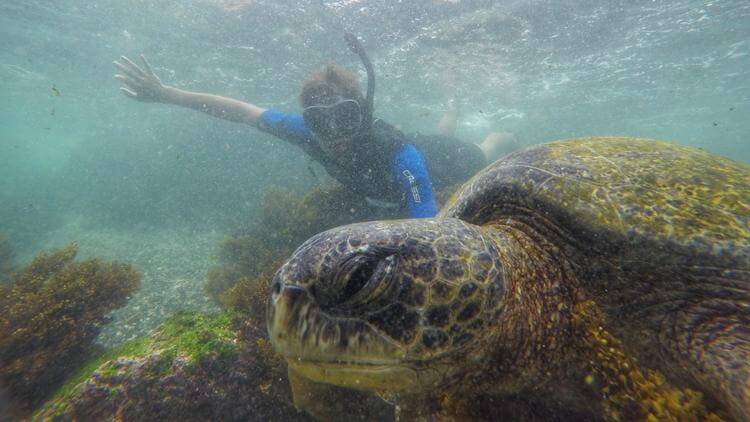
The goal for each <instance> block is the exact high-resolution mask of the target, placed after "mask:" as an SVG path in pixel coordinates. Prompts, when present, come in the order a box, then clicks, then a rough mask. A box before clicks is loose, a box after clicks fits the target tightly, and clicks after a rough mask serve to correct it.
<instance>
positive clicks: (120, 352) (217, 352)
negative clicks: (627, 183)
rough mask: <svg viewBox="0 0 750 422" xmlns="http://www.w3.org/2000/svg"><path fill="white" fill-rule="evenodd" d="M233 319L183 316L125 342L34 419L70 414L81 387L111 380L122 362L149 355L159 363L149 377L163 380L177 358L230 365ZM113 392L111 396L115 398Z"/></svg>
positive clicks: (100, 358)
mask: <svg viewBox="0 0 750 422" xmlns="http://www.w3.org/2000/svg"><path fill="white" fill-rule="evenodd" d="M233 321H234V318H233V314H232V313H230V312H223V313H220V314H214V315H204V314H200V313H197V312H180V313H178V314H175V315H174V316H172V317H171V318H169V319H168V320H167V321H165V322H164V324H162V326H161V327H159V328H157V329H156V330H155V331H154V332H153V333H152V334H151V335H150V336H146V337H142V338H139V339H135V340H131V341H129V342H126V343H124V344H122V345H120V346H118V347H116V348H114V349H111V350H108V351H106V352H104V353H101V354H99V355H97V356H95V357H93V358H91V359H90V360H89V361H88V362H86V364H84V365H83V366H82V367H81V369H79V370H78V371H77V372H76V373H75V374H74V375H73V376H71V377H70V378H69V379H68V381H67V382H66V383H65V384H64V385H63V386H62V387H60V388H59V389H58V390H57V391H56V392H55V393H54V395H53V396H52V399H51V400H50V401H49V402H48V403H47V404H46V405H45V406H43V407H42V408H40V409H39V410H38V411H37V413H36V414H35V415H34V419H37V417H39V416H40V414H41V413H42V412H43V413H44V417H45V418H46V417H49V416H50V415H52V416H54V415H61V414H63V413H65V412H66V411H67V410H68V406H69V403H70V402H69V401H70V399H72V398H73V397H74V396H75V394H76V392H77V391H78V388H77V387H79V386H81V384H82V383H84V382H86V380H88V379H90V378H92V376H97V377H101V378H105V379H106V378H111V377H114V376H116V375H118V374H119V373H120V372H121V371H122V369H120V365H118V364H117V361H118V360H119V359H122V358H125V359H133V360H138V359H144V358H146V357H148V356H149V355H154V356H158V359H157V360H156V361H155V362H154V363H153V364H151V365H149V367H148V370H147V372H146V374H145V375H146V376H147V377H153V378H160V377H164V376H167V375H169V374H170V373H171V371H172V362H173V360H174V359H175V358H177V357H178V356H179V357H183V358H186V359H188V361H189V362H190V364H193V365H195V364H197V363H199V362H201V361H202V360H203V359H205V358H206V357H208V356H211V357H215V358H216V359H215V360H214V361H215V362H218V363H219V364H227V363H228V362H229V361H230V360H231V359H232V358H233V357H234V356H235V355H236V353H237V352H238V349H239V347H238V345H237V343H236V341H235V338H236V335H235V331H234V330H233V328H232V324H233ZM116 392H117V388H116V387H115V388H112V390H111V391H109V394H116Z"/></svg>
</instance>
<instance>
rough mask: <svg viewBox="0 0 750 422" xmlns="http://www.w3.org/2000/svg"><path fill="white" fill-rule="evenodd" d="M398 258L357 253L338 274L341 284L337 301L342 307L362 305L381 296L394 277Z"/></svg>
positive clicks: (338, 283)
mask: <svg viewBox="0 0 750 422" xmlns="http://www.w3.org/2000/svg"><path fill="white" fill-rule="evenodd" d="M395 265H396V258H395V256H393V255H388V256H385V257H382V258H380V257H377V256H372V255H357V256H355V257H353V258H351V259H350V260H349V261H347V262H346V263H345V264H344V265H343V266H342V271H341V272H340V273H339V274H338V275H337V278H338V280H337V283H336V284H337V285H338V286H341V290H340V293H339V295H338V300H336V302H337V303H338V305H339V306H342V307H353V306H360V305H363V304H365V303H367V302H370V301H372V300H374V299H376V298H377V297H379V296H380V295H381V294H382V293H383V292H384V291H386V290H387V289H388V287H389V286H390V284H391V280H392V279H393V277H392V275H393V273H394V269H395Z"/></svg>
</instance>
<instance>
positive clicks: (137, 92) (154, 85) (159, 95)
mask: <svg viewBox="0 0 750 422" xmlns="http://www.w3.org/2000/svg"><path fill="white" fill-rule="evenodd" d="M120 60H121V61H122V63H121V62H118V61H114V62H112V63H113V64H114V65H115V67H117V68H118V69H119V70H120V71H121V72H122V73H121V74H116V75H115V79H117V80H118V81H120V82H121V83H122V85H123V86H121V87H120V91H122V92H123V94H125V95H126V96H128V97H130V98H133V99H136V100H138V101H147V102H161V101H164V96H165V92H166V86H164V84H162V83H161V80H160V79H159V77H158V76H156V74H155V73H154V71H153V70H151V66H150V65H149V64H148V61H146V57H144V56H143V55H141V60H143V67H144V68H145V70H144V69H142V68H141V67H140V66H138V65H137V64H135V63H133V62H132V61H130V59H128V58H127V57H125V56H120Z"/></svg>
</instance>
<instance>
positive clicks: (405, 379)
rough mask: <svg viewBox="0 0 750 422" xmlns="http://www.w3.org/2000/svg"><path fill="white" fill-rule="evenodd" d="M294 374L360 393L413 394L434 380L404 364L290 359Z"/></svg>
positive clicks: (288, 360)
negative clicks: (427, 379) (375, 391)
mask: <svg viewBox="0 0 750 422" xmlns="http://www.w3.org/2000/svg"><path fill="white" fill-rule="evenodd" d="M287 363H288V365H289V369H290V370H291V371H294V372H296V373H297V374H299V375H301V376H303V377H305V378H308V379H310V380H313V381H316V382H322V383H326V384H334V385H338V386H341V387H348V388H354V389H360V390H379V391H391V392H398V391H412V390H418V389H420V387H421V386H423V385H425V384H426V380H425V378H430V381H432V380H433V378H432V377H429V376H428V375H429V374H430V373H425V372H424V371H420V370H416V369H414V368H411V367H409V366H405V365H403V364H401V363H400V362H395V361H394V362H385V363H380V362H378V363H376V362H367V361H358V362H351V361H336V360H331V361H315V360H304V359H290V358H287Z"/></svg>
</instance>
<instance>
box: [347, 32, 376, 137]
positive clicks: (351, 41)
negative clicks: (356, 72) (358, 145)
mask: <svg viewBox="0 0 750 422" xmlns="http://www.w3.org/2000/svg"><path fill="white" fill-rule="evenodd" d="M344 40H345V41H346V45H347V46H349V49H350V50H351V51H352V52H353V53H356V54H357V55H358V56H359V58H360V59H361V60H362V64H363V65H365V69H366V70H367V98H366V99H365V104H364V105H363V106H362V126H361V127H360V132H365V133H367V132H368V131H369V130H370V128H371V127H372V112H373V110H374V109H375V106H374V97H375V71H374V70H373V69H372V62H370V58H369V57H367V53H365V49H364V47H362V43H361V42H359V39H358V38H357V36H356V35H354V34H352V33H351V32H346V33H344Z"/></svg>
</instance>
